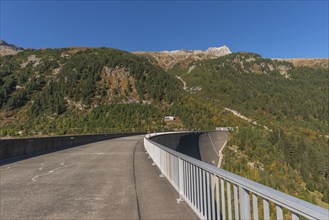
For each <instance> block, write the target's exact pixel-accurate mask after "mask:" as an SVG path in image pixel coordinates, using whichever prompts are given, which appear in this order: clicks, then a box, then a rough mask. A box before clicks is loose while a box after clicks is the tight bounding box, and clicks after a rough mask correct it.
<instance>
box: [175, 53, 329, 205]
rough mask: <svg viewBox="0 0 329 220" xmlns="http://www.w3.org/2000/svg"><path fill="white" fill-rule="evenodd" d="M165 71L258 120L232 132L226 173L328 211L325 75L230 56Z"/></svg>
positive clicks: (207, 96)
mask: <svg viewBox="0 0 329 220" xmlns="http://www.w3.org/2000/svg"><path fill="white" fill-rule="evenodd" d="M169 72H170V73H171V74H172V75H175V76H180V77H181V79H182V80H184V81H185V82H186V85H187V87H188V88H190V89H187V91H189V93H191V94H193V95H194V96H196V97H200V98H203V99H206V100H208V102H209V103H212V104H214V105H215V106H218V108H229V109H233V110H235V111H238V112H240V113H241V114H243V115H245V116H247V117H248V118H251V119H253V120H255V121H257V124H258V125H256V124H252V123H250V124H249V125H248V126H244V127H239V128H238V129H236V130H234V131H233V132H231V135H230V141H229V143H228V147H227V148H226V149H225V152H224V153H225V162H224V169H227V170H229V171H232V172H235V173H237V174H240V175H243V176H246V177H248V178H251V179H254V180H256V181H258V182H262V183H264V184H266V185H269V186H271V187H274V188H277V189H279V190H282V191H284V192H288V193H290V194H293V195H295V196H298V197H300V198H303V199H306V200H309V201H312V202H313V203H317V204H320V205H323V206H325V207H327V208H328V204H325V203H323V202H326V203H328V202H329V194H328V189H329V184H328V183H329V181H328V180H329V163H328V158H329V146H328V143H329V140H328V138H329V134H328V118H329V115H328V114H329V112H328V77H329V73H328V69H326V68H305V67H294V66H293V65H292V64H291V63H288V62H284V61H276V60H271V59H264V58H262V57H261V56H260V55H257V54H252V53H234V54H230V55H227V56H224V57H220V58H218V59H213V60H207V61H199V62H194V63H191V64H190V65H189V66H188V67H183V68H182V66H179V65H177V66H175V67H174V68H172V69H171V70H169ZM191 88H192V89H191ZM193 88H198V89H193ZM259 125H262V126H259ZM263 126H265V127H266V128H268V129H265V128H264V127H263Z"/></svg>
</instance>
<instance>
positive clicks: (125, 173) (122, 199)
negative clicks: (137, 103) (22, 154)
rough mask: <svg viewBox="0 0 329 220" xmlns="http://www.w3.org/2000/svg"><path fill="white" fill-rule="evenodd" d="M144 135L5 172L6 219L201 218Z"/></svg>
mask: <svg viewBox="0 0 329 220" xmlns="http://www.w3.org/2000/svg"><path fill="white" fill-rule="evenodd" d="M142 139H143V136H142V135H139V136H131V137H124V138H116V139H111V140H106V141H100V142H96V143H92V144H86V145H81V146H79V147H75V148H70V149H65V150H61V151H57V152H54V153H49V154H45V155H42V156H38V157H34V158H30V159H26V160H22V161H18V162H14V163H9V164H6V165H3V166H1V167H0V174H1V176H0V177H1V179H0V183H1V185H0V190H1V191H0V198H1V209H0V219H1V220H5V219H8V220H12V219H65V220H66V219H197V216H196V215H195V214H194V212H193V211H192V210H191V209H190V208H189V207H188V205H187V204H186V203H184V202H181V203H179V204H178V203H177V202H176V199H177V198H178V197H179V196H178V193H177V192H176V191H175V190H174V188H173V187H172V186H171V185H170V183H169V182H168V181H167V179H166V178H160V177H159V175H160V174H161V173H160V171H159V169H158V168H157V167H156V166H152V160H151V159H150V158H148V155H147V154H146V153H145V151H144V146H143V141H142Z"/></svg>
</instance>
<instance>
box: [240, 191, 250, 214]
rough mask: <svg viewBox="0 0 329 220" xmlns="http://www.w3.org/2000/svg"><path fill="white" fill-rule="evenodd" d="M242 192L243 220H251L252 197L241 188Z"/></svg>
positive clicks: (241, 207) (241, 208)
mask: <svg viewBox="0 0 329 220" xmlns="http://www.w3.org/2000/svg"><path fill="white" fill-rule="evenodd" d="M239 191H240V210H241V219H250V196H249V192H248V191H247V190H245V189H243V188H242V187H241V186H240V187H239Z"/></svg>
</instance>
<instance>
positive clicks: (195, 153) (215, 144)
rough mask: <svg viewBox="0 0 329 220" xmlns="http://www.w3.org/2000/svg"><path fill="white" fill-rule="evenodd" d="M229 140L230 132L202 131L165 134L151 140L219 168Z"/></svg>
mask: <svg viewBox="0 0 329 220" xmlns="http://www.w3.org/2000/svg"><path fill="white" fill-rule="evenodd" d="M227 138H228V131H200V132H186V133H173V134H164V135H158V136H154V137H151V138H150V139H151V140H152V141H154V142H156V143H158V144H161V145H163V146H166V147H168V148H170V149H172V150H176V151H178V152H180V153H183V154H185V155H188V156H190V157H193V158H195V159H198V160H202V161H204V162H206V163H209V164H212V165H214V166H218V162H219V157H220V156H221V155H220V152H221V148H222V147H223V146H224V144H225V142H226V140H227Z"/></svg>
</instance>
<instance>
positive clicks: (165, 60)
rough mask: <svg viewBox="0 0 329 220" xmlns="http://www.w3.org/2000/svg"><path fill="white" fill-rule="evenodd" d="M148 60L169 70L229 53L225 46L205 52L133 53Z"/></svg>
mask: <svg viewBox="0 0 329 220" xmlns="http://www.w3.org/2000/svg"><path fill="white" fill-rule="evenodd" d="M134 53H135V54H139V55H142V56H145V57H147V58H149V59H150V60H151V61H153V62H155V63H156V64H158V65H159V66H161V67H162V68H164V69H170V68H172V67H174V66H175V65H176V64H178V63H180V64H181V65H186V66H187V65H188V64H189V63H191V62H193V61H197V60H205V59H214V58H217V57H220V56H225V55H227V54H230V53H231V51H230V49H229V48H228V47H227V46H222V47H210V48H208V49H207V50H183V49H181V50H173V51H167V50H165V51H161V52H134Z"/></svg>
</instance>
